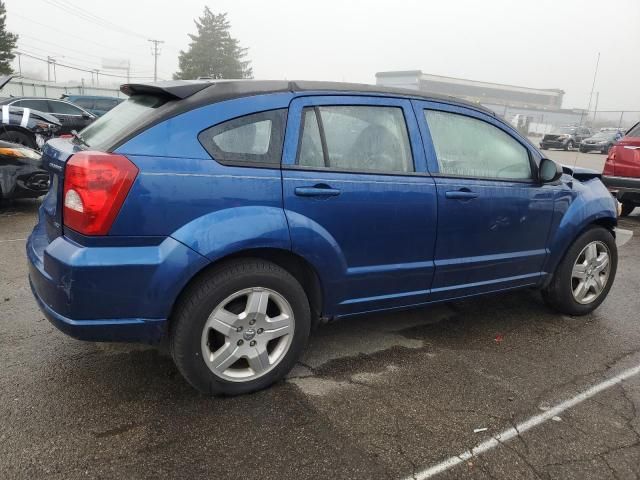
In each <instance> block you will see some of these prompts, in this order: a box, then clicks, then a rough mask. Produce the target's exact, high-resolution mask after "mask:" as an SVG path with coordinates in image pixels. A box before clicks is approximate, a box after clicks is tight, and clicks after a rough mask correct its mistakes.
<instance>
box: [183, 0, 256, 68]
mask: <svg viewBox="0 0 640 480" xmlns="http://www.w3.org/2000/svg"><path fill="white" fill-rule="evenodd" d="M195 24H196V28H197V29H198V33H197V35H192V34H189V37H190V38H191V43H190V44H189V49H188V51H186V52H185V51H180V56H179V58H178V64H179V67H180V71H178V72H177V73H175V74H174V75H173V78H174V79H176V80H178V79H184V80H189V79H195V78H198V77H212V78H251V77H252V69H251V67H250V66H249V64H250V62H249V61H244V60H242V59H243V58H244V57H245V56H246V55H247V49H246V48H241V47H240V42H239V41H238V40H236V39H235V38H233V37H232V36H231V34H230V32H229V29H230V28H231V25H230V24H229V21H228V20H227V14H226V13H220V14H214V13H213V12H212V11H211V10H210V9H209V7H205V8H204V15H203V16H202V17H200V18H199V19H198V20H195Z"/></svg>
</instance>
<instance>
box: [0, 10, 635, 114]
mask: <svg viewBox="0 0 640 480" xmlns="http://www.w3.org/2000/svg"><path fill="white" fill-rule="evenodd" d="M5 3H6V6H7V10H8V20H7V23H8V26H9V29H10V30H11V31H13V32H15V33H18V34H20V35H21V40H20V42H19V46H20V48H21V49H22V50H24V51H28V52H31V53H34V54H37V55H39V56H47V55H53V56H56V58H57V59H58V62H60V63H65V62H67V63H70V64H74V65H82V66H88V67H90V68H99V67H100V65H101V58H103V57H107V58H114V57H115V58H129V59H130V60H131V64H132V71H133V73H132V75H151V74H152V71H153V57H152V56H151V53H150V44H149V43H148V42H147V41H146V38H156V39H160V40H164V41H165V44H164V45H163V46H162V54H161V56H160V59H159V68H158V70H159V76H160V77H161V78H164V79H169V78H171V74H172V73H173V72H175V71H176V69H177V55H178V51H179V50H180V49H186V48H187V46H188V41H189V39H188V37H187V33H194V32H195V27H194V24H193V19H194V18H195V17H198V16H199V15H201V14H202V10H203V8H204V5H205V4H206V5H209V7H210V8H211V9H212V10H213V11H214V12H225V11H226V12H228V13H229V15H228V18H229V20H230V21H231V25H232V35H233V36H235V37H236V38H238V39H239V40H240V42H241V44H242V46H244V47H247V48H248V49H249V50H248V53H249V55H248V59H250V60H251V61H252V66H253V72H254V77H255V78H261V79H280V78H287V79H315V80H338V81H352V82H363V83H375V73H376V72H377V71H384V70H416V69H418V70H422V71H423V72H425V73H432V74H436V75H446V76H453V77H462V78H469V79H473V80H482V81H489V82H498V83H508V84H513V85H521V86H528V87H535V88H561V89H563V90H565V91H566V96H565V101H564V104H563V106H564V107H565V108H571V107H580V108H585V107H586V106H587V103H588V101H589V92H590V90H591V83H592V80H593V72H594V68H595V63H596V57H597V54H598V52H600V53H601V59H600V66H599V71H598V78H597V81H596V88H595V91H598V92H600V97H599V105H598V109H599V110H619V109H625V110H640V86H639V85H640V0H609V1H593V0H582V1H580V0H555V1H552V0H535V1H534V0H530V1H519V0H513V1H503V0H478V1H473V0H437V1H432V0H423V1H418V0H394V1H391V0H386V1H377V0H368V1H360V0H358V1H350V0H322V1H316V2H308V1H302V0H298V1H295V0H262V1H260V0H236V1H233V0H217V1H215V2H213V1H210V2H205V1H203V0H180V1H177V2H176V1H172V2H166V1H153V0H142V1H141V0H128V1H123V0H109V1H108V2H105V1H104V0H102V1H97V0H82V1H81V0H49V1H48V2H47V1H45V0H6V1H5ZM60 3H62V4H66V5H70V4H71V5H73V4H75V5H77V6H79V7H81V8H83V9H85V10H88V11H90V12H91V13H93V14H95V15H97V16H99V17H101V18H103V19H106V20H108V21H110V22H113V23H117V24H118V25H120V26H121V27H122V28H124V29H125V30H126V31H127V33H122V32H117V31H114V30H112V29H108V28H104V27H102V26H98V25H95V24H93V23H90V22H88V21H86V20H83V19H81V18H78V17H76V16H74V15H71V14H70V13H68V12H65V11H64V10H62V9H60V8H59V7H58V8H57V7H56V6H54V4H60ZM27 19H28V20H27ZM35 22H38V23H35ZM40 24H43V25H40ZM22 60H23V61H22V67H23V71H25V72H26V73H30V74H39V75H40V76H41V77H44V78H46V72H47V69H46V64H45V63H42V62H37V61H33V60H28V59H26V58H25V57H23V58H22ZM15 68H17V65H16V66H15ZM57 76H58V80H79V79H80V77H85V81H87V82H88V81H89V79H90V77H91V75H90V74H89V73H81V72H74V71H69V70H65V69H63V68H61V67H58V69H57ZM114 81H115V82H118V83H122V82H124V80H117V79H116V80H114V79H111V80H110V81H109V82H114ZM101 83H105V84H106V83H107V81H106V79H104V80H103V82H101Z"/></svg>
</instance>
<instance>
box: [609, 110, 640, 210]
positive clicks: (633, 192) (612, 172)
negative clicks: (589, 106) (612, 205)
mask: <svg viewBox="0 0 640 480" xmlns="http://www.w3.org/2000/svg"><path fill="white" fill-rule="evenodd" d="M602 174H603V175H604V177H603V181H604V183H605V185H606V186H607V187H609V190H611V191H612V192H613V194H614V195H615V196H616V198H617V199H618V201H620V203H622V215H623V216H626V215H629V214H630V213H631V212H633V210H634V209H635V208H636V207H638V206H640V123H637V124H636V125H634V126H633V127H631V128H630V129H629V131H628V132H627V133H626V135H625V136H624V137H623V138H622V139H621V140H619V141H618V143H617V144H615V145H614V146H613V147H612V148H611V150H609V156H608V157H607V160H606V162H605V164H604V170H603V172H602Z"/></svg>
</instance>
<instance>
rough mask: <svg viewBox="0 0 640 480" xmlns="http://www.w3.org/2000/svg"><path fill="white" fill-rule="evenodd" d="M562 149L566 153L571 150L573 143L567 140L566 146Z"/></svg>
mask: <svg viewBox="0 0 640 480" xmlns="http://www.w3.org/2000/svg"><path fill="white" fill-rule="evenodd" d="M564 149H565V150H567V151H569V150H573V141H571V140H569V141H568V142H567V144H566V145H565V146H564Z"/></svg>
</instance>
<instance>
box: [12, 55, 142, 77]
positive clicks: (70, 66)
mask: <svg viewBox="0 0 640 480" xmlns="http://www.w3.org/2000/svg"><path fill="white" fill-rule="evenodd" d="M16 53H18V54H20V55H24V56H25V57H28V58H32V59H34V60H39V61H41V62H46V63H50V61H51V57H47V58H41V57H38V56H36V55H33V54H31V53H28V52H25V51H23V50H16ZM55 63H56V65H58V66H59V67H64V68H69V69H71V70H77V71H80V72H87V73H91V74H92V75H93V74H94V73H95V74H96V75H98V74H99V75H102V76H103V77H113V78H127V76H126V75H116V74H114V73H104V72H101V71H100V69H98V68H95V69H92V70H90V69H87V68H81V67H77V66H73V65H68V64H66V63H60V62H58V61H56V62H55ZM129 78H142V79H149V78H151V77H150V76H130V77H129Z"/></svg>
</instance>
